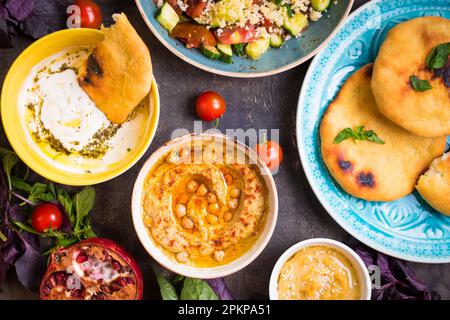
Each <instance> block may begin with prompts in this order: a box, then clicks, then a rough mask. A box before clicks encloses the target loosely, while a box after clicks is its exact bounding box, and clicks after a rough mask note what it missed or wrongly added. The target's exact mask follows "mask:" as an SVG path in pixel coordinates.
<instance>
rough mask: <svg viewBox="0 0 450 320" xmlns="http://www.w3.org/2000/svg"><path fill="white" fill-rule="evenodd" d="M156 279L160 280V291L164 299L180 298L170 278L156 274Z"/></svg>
mask: <svg viewBox="0 0 450 320" xmlns="http://www.w3.org/2000/svg"><path fill="white" fill-rule="evenodd" d="M156 280H158V285H159V291H160V292H161V297H162V299H163V300H178V294H177V291H176V289H175V287H174V286H173V285H172V283H170V281H169V280H167V279H166V278H164V277H163V276H162V275H160V274H157V275H156Z"/></svg>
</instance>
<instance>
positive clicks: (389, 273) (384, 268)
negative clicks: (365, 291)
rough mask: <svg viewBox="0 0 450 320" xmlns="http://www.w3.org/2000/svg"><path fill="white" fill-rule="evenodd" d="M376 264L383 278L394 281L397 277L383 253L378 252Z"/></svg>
mask: <svg viewBox="0 0 450 320" xmlns="http://www.w3.org/2000/svg"><path fill="white" fill-rule="evenodd" d="M377 265H378V267H379V268H380V270H381V276H382V278H383V279H384V280H386V281H390V282H396V281H397V279H396V278H395V275H394V272H393V270H392V269H391V266H390V263H389V258H388V257H387V256H385V255H384V254H378V257H377Z"/></svg>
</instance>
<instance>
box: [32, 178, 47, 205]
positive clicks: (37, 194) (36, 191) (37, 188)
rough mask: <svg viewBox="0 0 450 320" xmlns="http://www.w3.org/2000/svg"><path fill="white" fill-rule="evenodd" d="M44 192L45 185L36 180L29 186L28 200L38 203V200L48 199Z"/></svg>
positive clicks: (45, 189)
mask: <svg viewBox="0 0 450 320" xmlns="http://www.w3.org/2000/svg"><path fill="white" fill-rule="evenodd" d="M46 192H47V185H46V184H45V183H42V182H36V183H35V184H33V186H32V187H31V191H30V194H29V195H28V200H30V201H31V202H34V203H38V202H40V201H49V200H47V199H48V198H49V197H48V196H47V195H46ZM50 200H51V199H50Z"/></svg>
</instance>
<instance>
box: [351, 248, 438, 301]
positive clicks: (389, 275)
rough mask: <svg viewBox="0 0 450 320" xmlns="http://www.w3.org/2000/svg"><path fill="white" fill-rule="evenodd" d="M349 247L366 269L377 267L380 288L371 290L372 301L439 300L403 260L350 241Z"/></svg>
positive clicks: (436, 294)
mask: <svg viewBox="0 0 450 320" xmlns="http://www.w3.org/2000/svg"><path fill="white" fill-rule="evenodd" d="M350 246H351V247H352V248H353V249H354V250H355V252H356V253H357V254H358V255H359V256H360V257H361V259H362V260H363V261H364V263H365V265H366V266H367V267H369V266H378V267H379V269H380V276H381V287H380V288H374V289H373V290H372V299H373V300H439V299H440V295H439V294H438V293H436V292H435V291H433V290H432V289H430V288H429V287H428V286H427V285H425V284H424V283H423V282H421V281H420V280H419V279H417V277H416V275H415V273H414V271H413V270H412V269H411V267H410V266H408V265H407V263H406V262H405V261H403V260H399V259H396V258H393V257H389V256H387V255H385V254H383V253H380V252H377V251H375V250H373V249H370V248H369V247H367V246H365V245H363V244H362V243H360V242H357V241H356V240H352V241H351V243H350Z"/></svg>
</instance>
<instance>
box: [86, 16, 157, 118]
mask: <svg viewBox="0 0 450 320" xmlns="http://www.w3.org/2000/svg"><path fill="white" fill-rule="evenodd" d="M113 18H114V21H115V24H114V25H113V26H111V27H110V28H105V27H103V26H102V28H101V31H102V32H103V33H104V35H105V39H104V40H103V41H102V42H100V43H99V44H98V45H97V46H96V47H95V49H94V50H93V52H92V53H91V54H90V55H89V57H88V59H87V60H86V61H85V62H84V65H83V67H82V68H81V70H80V74H79V77H78V82H79V84H80V86H81V87H82V88H83V89H84V90H85V91H86V92H87V94H88V95H89V97H90V98H91V99H92V101H94V102H95V104H96V105H97V107H98V108H99V109H100V110H102V111H103V112H104V113H105V114H106V116H107V117H108V119H109V120H110V121H111V122H113V123H118V124H120V123H123V122H125V121H126V120H127V119H128V116H129V115H130V113H131V112H132V111H133V109H134V108H135V107H136V106H137V105H138V104H139V102H141V101H142V100H143V99H144V98H145V97H146V96H147V94H148V93H149V91H150V89H151V82H152V62H151V59H150V52H149V50H148V48H147V46H146V45H145V43H144V42H143V41H142V39H141V38H140V37H139V35H138V34H137V32H136V30H135V29H134V28H133V26H132V25H131V24H130V22H129V21H128V19H127V17H126V16H125V14H123V13H122V14H115V15H113Z"/></svg>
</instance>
